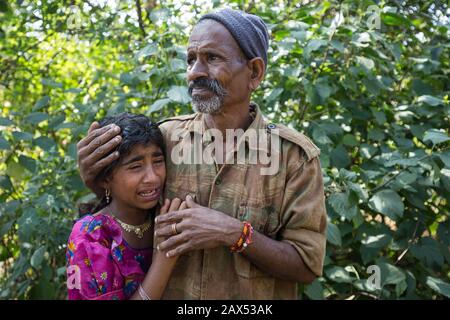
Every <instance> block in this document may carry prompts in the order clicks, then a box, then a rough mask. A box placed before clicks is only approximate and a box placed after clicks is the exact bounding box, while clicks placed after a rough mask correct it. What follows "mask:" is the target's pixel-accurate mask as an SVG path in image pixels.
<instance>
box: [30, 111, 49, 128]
mask: <svg viewBox="0 0 450 320" xmlns="http://www.w3.org/2000/svg"><path fill="white" fill-rule="evenodd" d="M48 118H49V117H48V114H46V113H44V112H33V113H30V114H29V115H28V116H26V117H25V121H26V122H29V123H31V124H35V125H36V124H38V123H41V122H42V121H45V120H47V119H48Z"/></svg>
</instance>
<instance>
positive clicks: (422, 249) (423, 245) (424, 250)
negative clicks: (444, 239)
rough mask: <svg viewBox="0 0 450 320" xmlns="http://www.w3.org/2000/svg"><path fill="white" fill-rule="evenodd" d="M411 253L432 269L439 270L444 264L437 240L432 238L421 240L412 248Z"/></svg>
mask: <svg viewBox="0 0 450 320" xmlns="http://www.w3.org/2000/svg"><path fill="white" fill-rule="evenodd" d="M410 251H411V253H412V254H413V255H414V256H415V257H416V258H418V259H419V260H421V261H422V262H423V263H424V264H425V265H427V266H428V267H430V268H434V269H439V268H441V267H442V266H443V264H444V257H443V255H442V253H441V250H440V248H439V244H438V242H437V241H436V240H434V239H433V238H430V237H425V238H422V239H420V241H419V243H414V244H412V245H411V248H410Z"/></svg>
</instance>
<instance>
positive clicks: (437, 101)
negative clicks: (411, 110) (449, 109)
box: [417, 95, 443, 107]
mask: <svg viewBox="0 0 450 320" xmlns="http://www.w3.org/2000/svg"><path fill="white" fill-rule="evenodd" d="M417 101H418V102H424V103H426V104H428V105H430V106H433V107H435V106H438V105H440V104H443V101H442V100H441V99H439V98H436V97H433V96H429V95H423V96H420V97H419V98H417Z"/></svg>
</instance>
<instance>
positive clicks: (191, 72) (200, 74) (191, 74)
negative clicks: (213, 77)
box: [187, 59, 208, 82]
mask: <svg viewBox="0 0 450 320" xmlns="http://www.w3.org/2000/svg"><path fill="white" fill-rule="evenodd" d="M199 78H208V67H207V66H206V64H205V63H204V62H203V61H202V59H197V60H196V61H195V63H194V64H193V65H192V68H190V69H188V72H187V80H188V82H189V81H193V80H197V79H199Z"/></svg>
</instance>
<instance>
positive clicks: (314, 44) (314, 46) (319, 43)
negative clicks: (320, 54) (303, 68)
mask: <svg viewBox="0 0 450 320" xmlns="http://www.w3.org/2000/svg"><path fill="white" fill-rule="evenodd" d="M326 44H327V41H326V40H322V39H312V40H311V41H309V42H308V44H307V45H306V47H305V49H304V52H305V54H306V55H307V56H308V55H309V54H310V53H311V52H313V51H316V50H318V49H320V48H321V47H323V46H324V45H326Z"/></svg>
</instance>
